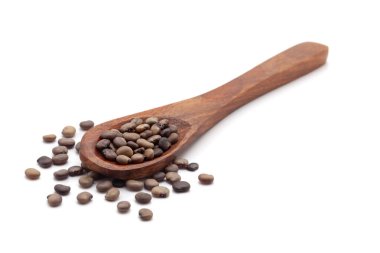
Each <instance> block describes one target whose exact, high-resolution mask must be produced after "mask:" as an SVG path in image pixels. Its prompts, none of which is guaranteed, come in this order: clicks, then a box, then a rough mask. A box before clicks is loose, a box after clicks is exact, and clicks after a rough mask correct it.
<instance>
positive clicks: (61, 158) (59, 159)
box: [52, 154, 69, 165]
mask: <svg viewBox="0 0 380 253" xmlns="http://www.w3.org/2000/svg"><path fill="white" fill-rule="evenodd" d="M68 159H69V156H68V155H67V154H58V155H55V156H53V158H52V161H53V164H54V165H62V164H65V163H67V160H68Z"/></svg>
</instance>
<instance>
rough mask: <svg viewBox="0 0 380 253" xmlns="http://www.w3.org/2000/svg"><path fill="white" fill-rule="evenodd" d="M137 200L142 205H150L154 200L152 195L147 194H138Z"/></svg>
mask: <svg viewBox="0 0 380 253" xmlns="http://www.w3.org/2000/svg"><path fill="white" fill-rule="evenodd" d="M135 199H136V201H137V202H138V203H140V204H148V203H149V202H150V201H151V200H152V195H150V194H149V193H146V192H138V193H136V195H135Z"/></svg>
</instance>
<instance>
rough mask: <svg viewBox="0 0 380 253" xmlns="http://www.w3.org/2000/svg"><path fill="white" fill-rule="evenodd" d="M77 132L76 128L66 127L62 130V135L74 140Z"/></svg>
mask: <svg viewBox="0 0 380 253" xmlns="http://www.w3.org/2000/svg"><path fill="white" fill-rule="evenodd" d="M75 132H76V129H75V127H73V126H65V127H64V128H63V130H62V135H63V137H66V138H72V137H74V135H75Z"/></svg>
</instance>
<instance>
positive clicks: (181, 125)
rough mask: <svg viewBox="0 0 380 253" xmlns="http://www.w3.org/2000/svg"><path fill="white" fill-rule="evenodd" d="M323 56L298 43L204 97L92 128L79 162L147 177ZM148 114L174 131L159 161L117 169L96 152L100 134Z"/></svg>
mask: <svg viewBox="0 0 380 253" xmlns="http://www.w3.org/2000/svg"><path fill="white" fill-rule="evenodd" d="M327 54H328V48H327V47H326V46H324V45H321V44H318V43H313V42H305V43H301V44H298V45H296V46H294V47H292V48H289V49H287V50H286V51H284V52H282V53H280V54H278V55H276V56H274V57H273V58H271V59H269V60H267V61H265V62H263V63H262V64H260V65H258V66H257V67H255V68H253V69H251V70H250V71H248V72H246V73H244V74H243V75H241V76H239V77H237V78H235V79H234V80H232V81H230V82H228V83H226V84H224V85H222V86H220V87H218V88H216V89H214V90H212V91H209V92H207V93H205V94H202V95H200V96H197V97H194V98H191V99H187V100H183V101H180V102H176V103H172V104H168V105H165V106H162V107H159V108H155V109H151V110H148V111H144V112H139V113H136V114H132V115H128V116H125V117H122V118H118V119H114V120H111V121H108V122H105V123H103V124H100V125H97V126H96V127H94V128H92V129H91V130H89V131H88V132H87V133H86V134H85V135H84V136H83V138H82V141H81V149H80V159H81V161H82V163H83V165H84V166H85V167H87V168H89V169H91V170H94V171H97V172H100V173H102V174H104V175H107V176H109V177H113V178H121V179H138V178H143V177H147V176H150V175H152V174H154V173H155V172H158V171H160V170H161V169H163V168H164V167H165V166H167V165H168V164H169V163H170V162H171V161H172V160H173V159H174V157H175V155H176V154H177V153H178V152H180V151H181V150H183V149H184V148H186V147H187V146H189V145H190V144H191V143H193V142H194V141H195V140H196V139H197V138H199V137H200V136H201V135H202V134H204V133H205V132H206V131H207V130H209V129H210V128H211V127H213V126H214V125H215V124H216V123H218V122H219V121H220V120H222V119H223V118H224V117H226V116H227V115H228V114H230V113H231V112H233V111H234V110H236V109H237V108H239V107H241V106H243V105H245V104H246V103H248V102H250V101H252V100H254V99H255V98H257V97H259V96H261V95H264V94H265V93H267V92H269V91H271V90H274V89H276V88H278V87H280V86H282V85H284V84H286V83H288V82H290V81H292V80H295V79H297V78H298V77H301V76H303V75H305V74H307V73H309V72H311V71H313V70H314V69H317V68H318V67H320V66H322V65H323V64H324V63H325V62H326V59H327ZM150 116H157V117H159V118H168V119H169V120H170V121H171V122H172V123H173V124H176V125H177V126H178V129H179V140H178V142H177V143H176V144H175V145H173V146H172V147H171V148H170V149H169V150H168V151H166V152H165V153H164V154H163V155H162V156H161V157H158V158H155V159H154V160H152V161H147V162H144V163H140V164H130V165H120V164H116V163H113V162H110V161H106V160H104V159H103V156H102V155H101V154H100V153H99V152H98V151H97V150H96V148H95V145H96V142H97V141H98V140H99V136H100V134H101V133H102V132H103V131H104V130H108V129H112V128H119V127H120V126H121V125H122V124H123V123H125V122H127V121H129V120H131V119H132V118H136V117H141V118H147V117H150Z"/></svg>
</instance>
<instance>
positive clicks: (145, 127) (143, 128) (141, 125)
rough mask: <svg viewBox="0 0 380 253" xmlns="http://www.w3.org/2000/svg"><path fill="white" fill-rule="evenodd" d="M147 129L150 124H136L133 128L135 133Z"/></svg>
mask: <svg viewBox="0 0 380 253" xmlns="http://www.w3.org/2000/svg"><path fill="white" fill-rule="evenodd" d="M148 129H150V126H149V125H148V124H140V125H138V126H137V127H136V129H135V130H136V132H137V133H142V132H144V131H145V130H148Z"/></svg>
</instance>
